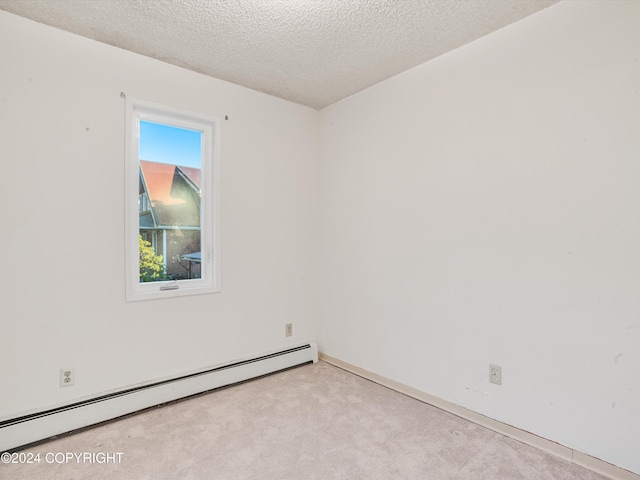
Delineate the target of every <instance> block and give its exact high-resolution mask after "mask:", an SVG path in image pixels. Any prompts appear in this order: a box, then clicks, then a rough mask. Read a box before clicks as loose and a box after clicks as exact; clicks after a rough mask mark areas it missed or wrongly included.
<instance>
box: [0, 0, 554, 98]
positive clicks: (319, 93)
mask: <svg viewBox="0 0 640 480" xmlns="http://www.w3.org/2000/svg"><path fill="white" fill-rule="evenodd" d="M556 1H557V0H349V1H347V0H55V1H54V0H0V9H2V10H6V11H8V12H11V13H15V14H17V15H21V16H23V17H27V18H30V19H33V20H36V21H38V22H41V23H45V24H47V25H51V26H54V27H57V28H61V29H63V30H67V31H70V32H73V33H76V34H79V35H82V36H85V37H89V38H92V39H95V40H98V41H101V42H104V43H108V44H110V45H114V46H117V47H120V48H124V49H126V50H131V51H133V52H137V53H140V54H143V55H146V56H149V57H153V58H157V59H159V60H163V61H165V62H168V63H172V64H174V65H179V66H181V67H185V68H188V69H190V70H195V71H197V72H201V73H204V74H206V75H210V76H212V77H215V78H219V79H222V80H227V81H229V82H233V83H236V84H238V85H243V86H245V87H249V88H252V89H255V90H259V91H261V92H265V93H268V94H271V95H275V96H277V97H281V98H284V99H287V100H291V101H293V102H297V103H301V104H304V105H308V106H311V107H313V108H318V109H319V108H322V107H324V106H326V105H330V104H332V103H334V102H337V101H338V100H341V99H343V98H345V97H347V96H349V95H351V94H353V93H356V92H358V91H360V90H362V89H364V88H366V87H368V86H370V85H373V84H375V83H378V82H380V81H382V80H385V79H387V78H389V77H392V76H393V75H395V74H397V73H400V72H402V71H404V70H407V69H409V68H411V67H414V66H416V65H419V64H421V63H424V62H426V61H427V60H430V59H432V58H434V57H437V56H438V55H441V54H443V53H445V52H448V51H450V50H452V49H454V48H456V47H459V46H461V45H463V44H465V43H468V42H470V41H472V40H475V39H476V38H479V37H481V36H483V35H486V34H487V33H490V32H492V31H494V30H497V29H499V28H501V27H503V26H505V25H508V24H510V23H513V22H515V21H517V20H520V19H521V18H524V17H526V16H528V15H530V14H532V13H534V12H536V11H538V10H541V9H543V8H545V7H547V6H549V5H551V4H553V3H556ZM543 34H544V32H540V35H543Z"/></svg>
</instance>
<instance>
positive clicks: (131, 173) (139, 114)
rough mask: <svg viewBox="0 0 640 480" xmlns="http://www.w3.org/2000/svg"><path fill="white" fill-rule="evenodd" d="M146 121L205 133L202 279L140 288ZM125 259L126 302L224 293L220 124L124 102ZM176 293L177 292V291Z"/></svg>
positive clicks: (163, 108) (140, 102)
mask: <svg viewBox="0 0 640 480" xmlns="http://www.w3.org/2000/svg"><path fill="white" fill-rule="evenodd" d="M140 120H148V121H151V122H156V123H164V124H168V125H174V126H177V127H182V128H188V129H192V130H199V131H201V132H202V165H201V183H202V185H201V192H202V197H201V205H200V228H201V230H200V232H201V233H200V235H201V244H202V250H201V253H202V264H201V268H202V278H200V279H187V280H177V281H158V282H140V277H139V274H140V252H139V243H138V235H139V231H140V219H139V218H140V217H139V209H138V198H139V195H138V190H139V181H140V180H139V178H140V162H139V148H140V141H139V121H140ZM125 123H126V136H125V146H126V152H125V258H126V279H125V285H126V300H127V301H136V300H149V299H157V298H168V297H178V296H184V295H196V294H203V293H213V292H219V291H220V290H221V265H220V120H219V119H218V118H216V117H212V116H209V115H204V114H200V113H193V112H188V111H185V110H180V109H176V108H173V107H167V106H164V105H160V104H157V103H153V102H147V101H144V100H139V99H135V98H128V97H127V99H126V122H125ZM176 287H177V288H176Z"/></svg>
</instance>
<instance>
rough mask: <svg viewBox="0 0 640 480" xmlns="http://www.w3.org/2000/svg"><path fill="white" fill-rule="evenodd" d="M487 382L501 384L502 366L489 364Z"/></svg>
mask: <svg viewBox="0 0 640 480" xmlns="http://www.w3.org/2000/svg"><path fill="white" fill-rule="evenodd" d="M489 382H490V383H495V384H496V385H502V367H501V366H500V365H489Z"/></svg>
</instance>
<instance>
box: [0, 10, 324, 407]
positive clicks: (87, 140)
mask: <svg viewBox="0 0 640 480" xmlns="http://www.w3.org/2000/svg"><path fill="white" fill-rule="evenodd" d="M0 45H2V46H3V47H2V48H0V161H1V167H2V170H1V174H0V205H2V220H1V222H2V240H1V242H2V243H1V245H2V261H1V263H0V265H1V268H2V274H1V275H0V309H1V313H0V317H1V329H0V364H1V365H2V381H1V382H0V383H1V386H0V418H8V417H13V416H15V415H17V414H19V413H22V412H26V411H29V410H33V409H41V408H45V407H49V406H54V405H58V404H61V403H67V402H69V401H71V400H74V399H78V398H82V397H86V396H92V395H95V394H97V393H101V392H105V391H110V390H113V389H119V388H122V387H125V386H129V385H134V384H137V383H139V382H146V381H150V380H153V379H157V378H164V377H168V376H172V375H176V374H180V373H183V372H189V371H192V370H196V369H201V368H205V367H208V366H212V365H217V364H220V363H225V362H229V361H232V360H235V359H238V358H243V357H247V356H252V355H256V354H261V353H265V352H269V351H273V350H278V349H282V348H286V347H288V346H294V345H298V344H301V343H304V342H308V341H311V340H314V339H315V337H316V334H315V325H316V320H317V318H316V317H317V313H316V312H317V306H316V302H317V301H316V275H315V274H314V272H316V271H317V268H316V267H317V260H316V257H317V250H318V246H319V244H318V234H317V231H318V228H319V220H318V214H319V210H318V198H319V195H318V188H319V174H318V156H319V153H318V152H319V143H318V142H319V138H320V137H319V115H318V112H317V111H315V110H312V109H309V108H306V107H302V106H299V105H295V104H293V103H289V102H285V101H282V100H279V99H276V98H274V97H270V96H267V95H263V94H260V93H257V92H255V91H251V90H248V89H245V88H241V87H238V86H235V85H231V84H229V83H225V82H222V81H217V80H214V79H211V78H208V77H205V76H202V75H199V74H196V73H193V72H190V71H187V70H184V69H180V68H177V67H174V66H171V65H168V64H165V63H162V62H158V61H155V60H151V59H148V58H145V57H142V56H139V55H135V54H132V53H128V52H125V51H122V50H119V49H116V48H113V47H110V46H107V45H104V44H100V43H97V42H93V41H90V40H87V39H84V38H80V37H77V36H74V35H71V34H68V33H65V32H62V31H59V30H56V29H53V28H49V27H46V26H44V25H41V24H37V23H35V22H31V21H28V20H25V19H22V18H20V17H17V16H13V15H10V14H8V13H5V12H2V11H0ZM120 92H125V93H126V94H127V95H129V96H131V97H137V98H141V99H145V100H149V101H153V102H158V103H162V104H166V105H170V106H174V107H177V108H184V109H189V110H193V111H196V112H204V113H207V114H211V115H215V116H218V117H224V115H228V116H229V120H228V121H226V122H224V123H223V125H222V191H223V198H222V251H223V260H222V262H223V271H222V287H223V291H222V293H219V294H211V295H202V296H194V297H182V298H173V299H165V300H158V301H148V302H137V303H126V302H125V286H124V280H125V277H124V201H123V197H124V190H123V189H124V171H125V168H124V135H125V129H124V118H125V117H124V115H125V105H124V101H123V100H122V99H121V98H120ZM287 322H293V324H294V336H293V337H292V338H285V337H284V325H285V323H287ZM61 366H75V368H76V383H75V385H74V386H73V387H68V388H59V386H58V382H59V380H58V377H59V368H60V367H61Z"/></svg>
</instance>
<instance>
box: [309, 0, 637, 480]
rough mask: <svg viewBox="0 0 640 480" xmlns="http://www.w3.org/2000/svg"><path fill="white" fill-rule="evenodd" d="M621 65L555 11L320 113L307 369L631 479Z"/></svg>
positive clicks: (631, 344) (631, 94)
mask: <svg viewBox="0 0 640 480" xmlns="http://www.w3.org/2000/svg"><path fill="white" fill-rule="evenodd" d="M639 46H640V2H614V1H606V2H562V3H560V4H557V5H555V6H553V7H551V8H549V9H547V10H544V11H542V12H540V13H538V14H535V15H533V16H532V17H529V18H527V19H525V20H523V21H521V22H518V23H517V24H514V25H512V26H510V27H508V28H505V29H502V30H501V31H499V32H496V33H494V34H492V35H489V36H487V37H484V38H482V39H480V40H479V41H476V42H474V43H472V44H470V45H467V46H465V47H462V48H460V49H458V50H456V51H454V52H452V53H449V54H447V55H444V56H442V57H439V58H437V59H435V60H433V61H431V62H428V63H426V64H424V65H422V66H420V67H417V68H415V69H413V70H411V71H408V72H405V73H404V74H401V75H398V76H396V77H394V78H392V79H390V80H388V81H385V82H383V83H381V84H378V85H376V86H374V87H372V88H370V89H368V90H366V91H364V92H361V93H360V94H357V95H354V96H352V97H350V98H348V99H346V100H344V101H342V102H339V103H337V104H335V105H333V106H331V107H329V108H327V109H325V110H324V111H323V112H322V116H323V155H322V162H323V164H322V169H323V170H322V182H323V183H322V205H323V221H322V234H323V244H322V245H323V257H322V285H323V289H322V298H323V302H322V308H323V310H322V315H321V319H320V323H319V332H320V337H319V339H320V347H321V350H322V351H324V352H325V353H326V354H328V355H332V356H335V357H337V358H340V359H342V360H344V361H346V362H350V363H352V364H355V365H357V366H359V367H362V368H364V369H367V370H370V371H373V372H375V373H378V374H380V375H383V376H386V377H389V378H391V379H394V380H396V381H399V382H402V383H405V384H407V385H409V386H412V387H415V388H417V389H419V390H422V391H424V392H427V393H430V394H433V395H436V396H438V397H441V398H443V399H445V400H448V401H451V402H454V403H456V404H459V405H462V406H464V407H467V408H470V409H472V410H474V411H476V412H480V413H482V414H485V415H488V416H489V417H492V418H495V419H498V420H501V421H503V422H505V423H508V424H512V425H515V426H517V427H519V428H521V429H524V430H528V431H531V432H533V433H536V434H538V435H541V436H543V437H546V438H549V439H552V440H554V441H557V442H559V443H562V444H564V445H566V446H568V447H571V448H575V449H577V450H580V451H582V452H584V453H588V454H591V455H593V456H596V457H599V458H601V459H603V460H606V461H608V462H611V463H613V464H616V465H618V466H621V467H623V468H626V469H629V470H632V471H634V472H636V473H640V455H639V451H638V433H639V430H638V429H639V428H640V384H639V379H640V291H639V287H640V213H639V208H640V188H639V183H640V113H639V112H640V53H639V49H638V47H639ZM489 363H497V364H499V365H502V367H503V385H502V386H495V385H491V384H489V383H488V365H489Z"/></svg>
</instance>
